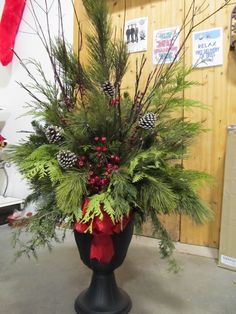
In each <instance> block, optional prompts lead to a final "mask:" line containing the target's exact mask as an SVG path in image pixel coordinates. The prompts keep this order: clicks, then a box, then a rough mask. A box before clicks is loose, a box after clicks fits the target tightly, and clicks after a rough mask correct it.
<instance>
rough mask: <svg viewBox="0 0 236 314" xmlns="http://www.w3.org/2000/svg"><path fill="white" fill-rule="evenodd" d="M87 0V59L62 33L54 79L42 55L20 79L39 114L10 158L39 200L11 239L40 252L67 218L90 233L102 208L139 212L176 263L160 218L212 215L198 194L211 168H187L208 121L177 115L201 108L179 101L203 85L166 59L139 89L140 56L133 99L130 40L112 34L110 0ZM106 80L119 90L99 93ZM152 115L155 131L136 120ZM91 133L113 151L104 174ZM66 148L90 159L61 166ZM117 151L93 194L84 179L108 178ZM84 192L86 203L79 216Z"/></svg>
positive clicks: (24, 249)
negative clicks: (127, 80)
mask: <svg viewBox="0 0 236 314" xmlns="http://www.w3.org/2000/svg"><path fill="white" fill-rule="evenodd" d="M83 3H84V5H85V8H86V10H87V13H88V16H89V19H90V21H91V24H92V26H93V32H92V33H91V34H89V35H87V44H88V53H89V64H88V65H84V64H82V62H81V60H80V53H78V55H76V54H75V53H74V52H73V49H72V47H70V46H69V45H67V44H66V43H65V41H64V40H63V39H62V38H63V36H62V37H61V38H58V39H56V40H54V41H53V40H51V39H50V42H49V44H48V46H46V48H47V52H48V55H49V58H50V60H52V68H53V71H54V73H55V80H54V81H50V80H49V79H47V74H46V72H45V71H44V70H43V69H42V67H41V65H40V63H39V62H38V61H35V60H30V61H29V63H27V65H28V64H30V65H31V66H34V67H35V69H36V71H37V73H38V74H39V76H38V75H37V76H35V77H34V76H32V74H29V73H28V74H29V75H30V77H31V78H32V84H31V85H30V86H25V85H24V84H23V83H20V84H21V86H22V87H23V88H24V89H25V90H26V91H27V92H28V93H29V94H30V95H31V96H32V102H31V103H30V104H29V107H30V114H31V115H33V116H34V117H35V120H34V121H33V122H32V126H33V128H34V132H33V133H32V134H30V136H29V137H28V138H27V139H26V140H25V141H24V142H22V143H20V144H18V145H15V146H12V147H11V151H10V159H11V160H12V161H13V162H14V163H15V164H16V166H17V167H18V169H19V171H20V172H21V173H22V175H23V176H24V177H25V178H27V180H28V182H29V185H30V187H31V191H32V193H31V195H29V196H28V198H27V200H26V203H28V202H34V203H35V204H36V206H37V212H36V214H35V215H34V216H33V217H32V218H30V219H29V224H28V225H27V226H26V230H27V231H29V232H30V233H31V234H32V237H31V239H30V240H28V242H27V241H26V242H22V241H21V238H20V232H21V230H17V232H16V234H15V238H14V241H15V244H19V245H20V248H19V251H18V255H22V254H27V255H28V256H30V255H31V253H32V254H33V255H35V254H36V249H37V248H38V247H40V246H45V245H47V246H48V247H49V248H51V244H50V243H51V241H52V240H53V239H54V240H58V238H57V234H56V227H57V226H58V225H60V224H61V223H62V222H63V223H64V224H65V221H66V222H67V225H68V226H70V225H71V224H73V223H74V222H75V221H76V220H82V221H83V222H84V223H88V224H89V228H88V232H89V231H90V232H92V222H93V220H94V218H95V217H100V218H101V219H102V216H103V211H105V212H106V213H108V215H109V216H110V218H111V219H112V221H113V222H114V223H115V222H118V221H122V218H123V217H124V216H125V215H129V213H130V212H131V211H134V212H135V213H136V214H135V222H136V227H137V228H140V227H141V226H142V224H143V223H144V222H145V221H148V220H150V221H151V222H152V224H153V228H154V233H156V234H158V236H159V237H160V239H161V242H160V251H161V254H162V256H163V257H169V258H170V262H171V263H172V264H173V260H172V259H171V254H172V253H173V250H174V244H173V242H172V240H171V238H170V235H169V233H168V231H167V230H166V229H165V227H164V226H163V224H162V223H161V222H160V220H159V215H171V214H181V215H187V216H189V217H190V218H191V219H192V220H193V221H194V222H195V223H198V224H201V223H204V222H206V221H207V220H208V219H209V218H211V216H212V214H211V210H210V209H209V207H208V206H207V205H206V204H204V202H203V201H202V200H201V199H200V197H199V195H198V192H197V189H198V187H199V186H201V184H202V183H203V182H204V181H206V180H209V176H208V174H206V173H204V172H200V171H190V170H186V169H185V168H184V167H183V163H182V160H183V159H184V158H187V152H188V148H189V146H190V145H191V144H192V141H193V140H194V138H195V137H196V136H197V135H199V133H201V132H203V131H204V128H203V125H202V123H200V122H191V121H190V120H189V119H188V118H180V117H181V113H182V112H183V110H188V109H191V108H193V107H196V106H201V104H199V103H198V102H196V101H193V100H189V99H185V98H183V97H182V92H183V91H184V90H186V89H188V88H191V87H192V86H194V85H195V84H197V83H196V82H194V81H191V80H189V79H188V76H189V74H190V73H191V72H192V71H193V69H192V68H191V67H185V66H183V64H182V62H181V61H180V62H176V63H175V62H173V63H172V64H171V65H167V66H163V65H162V66H161V71H157V70H158V67H157V68H156V69H155V70H154V71H153V72H152V73H151V74H150V76H149V79H150V80H149V81H148V82H147V84H146V87H141V86H140V84H139V81H140V78H141V77H142V69H143V67H144V65H145V57H143V58H142V60H141V63H140V64H139V66H137V69H136V70H137V71H136V82H135V95H134V97H131V96H130V95H129V94H128V92H124V91H123V90H122V89H121V84H122V78H123V77H124V75H125V72H126V70H127V68H128V53H127V49H126V45H125V44H124V43H123V42H122V41H120V40H118V39H116V40H114V39H113V37H112V36H113V29H112V23H111V19H110V17H109V15H108V11H107V7H106V1H105V0H98V1H93V0H83ZM25 67H26V65H25ZM26 69H27V68H26ZM38 77H41V82H39V81H38ZM107 81H110V82H111V84H112V85H113V87H114V96H113V98H110V97H108V96H106V95H105V94H104V93H103V91H102V85H103V84H104V83H105V82H107ZM140 95H141V96H140ZM114 101H115V104H114ZM147 112H153V113H155V114H156V117H157V121H156V124H155V127H154V128H153V129H151V130H144V129H142V128H140V127H139V124H138V123H139V118H140V116H143V115H144V114H145V113H147ZM49 125H54V126H58V127H61V128H62V129H63V133H62V140H61V141H59V142H58V143H54V144H50V143H49V142H48V140H47V138H46V136H45V129H46V127H47V126H49ZM94 137H99V138H101V137H106V139H107V143H106V146H107V147H108V151H107V152H104V153H102V156H103V158H104V160H105V161H104V163H103V165H102V166H101V168H102V169H100V170H97V168H96V166H97V164H99V162H100V159H99V158H101V157H99V156H98V154H97V152H96V146H97V145H98V144H96V143H95V141H94ZM63 150H70V151H72V152H74V153H75V154H76V155H77V156H78V160H79V158H80V157H81V156H85V158H86V161H85V163H84V165H83V166H82V167H80V166H78V164H76V165H75V166H74V167H73V168H71V169H68V170H65V169H62V168H61V167H60V165H59V163H58V160H57V157H56V156H57V154H58V153H59V152H60V151H63ZM112 155H116V156H119V159H120V161H119V162H118V163H117V167H116V169H113V171H112V172H111V173H109V175H107V178H108V183H107V185H104V186H102V187H101V188H99V189H98V190H96V189H95V190H94V188H93V187H92V186H91V184H90V183H89V179H88V174H89V172H90V171H91V168H92V170H93V171H94V172H96V174H97V175H99V176H100V177H102V176H103V172H104V171H106V165H107V163H109V162H111V161H110V160H111V156H112ZM85 198H89V199H90V202H89V205H88V208H87V210H86V213H84V214H83V213H82V210H81V207H82V203H83V201H84V199H85Z"/></svg>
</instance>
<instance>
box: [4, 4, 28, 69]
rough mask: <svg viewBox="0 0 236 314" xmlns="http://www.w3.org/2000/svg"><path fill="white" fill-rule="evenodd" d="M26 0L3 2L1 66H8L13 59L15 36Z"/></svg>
mask: <svg viewBox="0 0 236 314" xmlns="http://www.w3.org/2000/svg"><path fill="white" fill-rule="evenodd" d="M25 4H26V0H5V6H4V9H3V13H2V19H1V22H0V61H1V63H2V65H4V66H6V65H8V64H9V63H10V62H11V61H12V58H13V51H12V49H13V48H14V44H15V39H16V35H17V32H18V28H19V26H20V22H21V19H22V15H23V12H24V8H25Z"/></svg>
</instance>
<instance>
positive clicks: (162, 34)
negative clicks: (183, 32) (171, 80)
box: [153, 27, 180, 64]
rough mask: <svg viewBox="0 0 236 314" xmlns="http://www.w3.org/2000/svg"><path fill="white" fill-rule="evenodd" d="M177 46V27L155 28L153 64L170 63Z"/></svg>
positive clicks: (174, 56)
mask: <svg viewBox="0 0 236 314" xmlns="http://www.w3.org/2000/svg"><path fill="white" fill-rule="evenodd" d="M179 47H180V40H179V27H171V28H163V29H158V30H155V31H154V32H153V64H169V63H172V62H173V61H174V60H175V58H176V54H177V52H178V50H179ZM177 60H178V58H176V61H177Z"/></svg>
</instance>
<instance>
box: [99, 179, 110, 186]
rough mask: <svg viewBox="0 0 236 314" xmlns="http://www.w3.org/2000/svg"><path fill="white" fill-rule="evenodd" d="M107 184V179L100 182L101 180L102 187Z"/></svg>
mask: <svg viewBox="0 0 236 314" xmlns="http://www.w3.org/2000/svg"><path fill="white" fill-rule="evenodd" d="M108 182H109V181H108V180H107V179H102V180H101V185H103V186H104V185H107V184H108Z"/></svg>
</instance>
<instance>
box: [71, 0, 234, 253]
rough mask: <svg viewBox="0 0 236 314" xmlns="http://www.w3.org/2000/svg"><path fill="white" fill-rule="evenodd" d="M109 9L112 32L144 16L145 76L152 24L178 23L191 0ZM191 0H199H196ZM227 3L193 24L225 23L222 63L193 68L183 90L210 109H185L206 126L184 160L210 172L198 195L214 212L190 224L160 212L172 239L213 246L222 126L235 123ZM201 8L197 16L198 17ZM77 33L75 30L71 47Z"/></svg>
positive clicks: (129, 80) (78, 1)
mask: <svg viewBox="0 0 236 314" xmlns="http://www.w3.org/2000/svg"><path fill="white" fill-rule="evenodd" d="M107 1H108V5H109V9H110V12H111V14H112V19H113V24H114V26H115V27H116V33H117V34H119V33H120V34H121V33H122V31H121V28H122V26H123V22H124V15H125V17H126V19H128V20H129V19H132V18H136V17H142V16H148V18H149V29H148V34H149V36H148V51H147V52H146V56H147V59H148V62H147V66H146V68H145V71H144V80H145V77H147V75H148V73H149V71H150V70H151V69H152V68H153V65H152V34H153V30H154V29H158V28H163V27H171V26H176V25H181V22H182V20H183V18H184V13H185V12H187V8H188V6H189V4H190V1H191V0H178V1H176V0H149V1H147V0H126V12H125V11H124V9H125V6H124V3H125V1H116V0H107ZM208 2H209V7H208V11H206V12H205V13H204V14H205V15H206V14H209V13H211V12H212V11H213V10H214V9H215V8H216V6H219V3H221V2H220V1H218V0H208ZM196 3H197V4H199V3H202V0H196ZM75 5H76V7H77V8H78V15H79V18H80V20H81V22H82V28H83V30H88V29H89V28H88V27H89V25H88V22H87V18H86V16H85V15H84V10H83V7H82V0H75ZM231 11H232V6H230V7H228V8H227V9H225V10H224V11H222V12H220V13H218V14H217V15H216V16H215V17H213V18H212V19H211V20H209V21H207V22H205V23H204V24H203V25H201V26H200V27H199V28H198V30H202V29H207V28H211V27H215V26H217V27H218V26H222V27H223V28H224V47H225V49H224V50H225V52H224V66H219V67H214V68H205V69H197V70H195V71H194V73H193V74H192V79H194V80H196V81H199V82H200V83H202V85H201V86H197V87H194V88H192V89H191V90H189V91H187V92H185V97H188V98H192V99H198V100H200V101H201V102H203V103H205V104H207V105H208V106H209V110H208V111H206V110H200V109H198V110H194V111H193V112H190V113H189V112H185V115H186V116H189V117H190V118H191V119H193V120H194V119H195V120H202V121H206V122H205V126H206V128H209V129H211V130H210V131H209V132H207V133H206V134H202V135H201V136H200V137H199V138H198V139H196V141H195V142H194V144H193V146H192V149H191V151H190V159H189V160H188V161H185V165H186V167H188V168H191V169H198V170H205V171H207V172H209V173H210V174H212V175H213V176H214V177H215V184H214V186H213V187H211V188H209V189H202V191H201V195H202V197H203V199H205V200H206V201H207V202H209V204H210V206H211V208H212V209H213V211H214V213H215V218H214V220H213V221H212V222H211V223H209V224H207V225H204V226H200V227H199V226H195V225H193V224H192V223H191V222H190V221H189V220H188V219H187V218H186V217H181V223H180V218H179V217H167V218H166V217H165V218H163V219H164V220H165V225H166V226H167V228H168V229H169V230H171V232H172V234H173V238H174V239H175V240H178V239H179V231H180V233H181V235H180V240H181V242H185V243H191V244H198V245H205V246H210V247H218V244H219V231H220V230H219V228H220V218H221V202H222V190H223V187H222V185H223V168H224V167H223V165H224V154H225V141H226V126H227V125H228V124H231V123H236V106H234V103H235V99H236V88H235V86H236V53H234V52H229V49H228V48H229V23H230V15H231ZM203 17H204V16H203V14H201V16H199V17H198V18H203ZM76 42H77V36H76V31H75V47H76ZM141 56H142V53H135V54H132V55H131V56H130V67H129V71H128V73H127V75H126V77H125V79H124V85H123V88H125V89H129V90H130V91H131V90H132V87H133V84H134V72H135V70H134V69H135V62H136V59H137V58H138V59H140V58H141ZM86 57H87V54H86V49H84V51H83V59H84V60H85V61H86ZM185 61H186V63H187V64H191V40H189V42H188V44H187V52H186V58H185ZM145 234H146V235H150V234H151V231H150V227H149V226H146V227H145Z"/></svg>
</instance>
